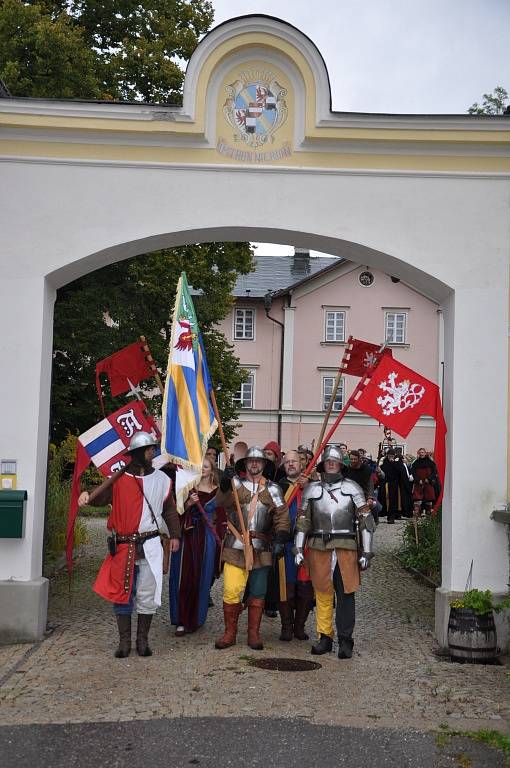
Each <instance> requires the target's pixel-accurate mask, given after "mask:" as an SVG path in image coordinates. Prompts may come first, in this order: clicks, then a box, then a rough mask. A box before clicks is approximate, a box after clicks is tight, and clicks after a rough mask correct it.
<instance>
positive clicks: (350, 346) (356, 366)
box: [340, 336, 392, 376]
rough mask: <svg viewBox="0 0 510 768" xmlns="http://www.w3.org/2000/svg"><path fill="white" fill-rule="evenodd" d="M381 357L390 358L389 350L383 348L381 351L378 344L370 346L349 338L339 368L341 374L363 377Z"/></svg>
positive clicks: (365, 342) (366, 342) (364, 342)
mask: <svg viewBox="0 0 510 768" xmlns="http://www.w3.org/2000/svg"><path fill="white" fill-rule="evenodd" d="M383 355H388V356H389V357H391V356H392V352H391V349H388V348H384V349H383V350H382V351H381V345H380V344H372V343H371V342H369V341H362V340H361V339H355V338H354V337H353V336H349V340H348V342H347V347H346V349H345V352H344V356H343V358H342V363H341V366H340V367H341V369H342V371H343V373H348V374H349V375H350V376H364V375H365V374H366V373H368V372H369V371H371V370H372V369H373V368H375V366H376V365H377V363H378V362H379V360H380V359H381V357H382V356H383Z"/></svg>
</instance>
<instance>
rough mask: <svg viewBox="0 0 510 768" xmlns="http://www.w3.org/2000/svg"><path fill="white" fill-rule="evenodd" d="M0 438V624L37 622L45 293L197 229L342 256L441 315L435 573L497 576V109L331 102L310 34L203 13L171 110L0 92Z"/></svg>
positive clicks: (442, 599)
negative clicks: (442, 474) (369, 107)
mask: <svg viewBox="0 0 510 768" xmlns="http://www.w3.org/2000/svg"><path fill="white" fill-rule="evenodd" d="M0 122H1V123H2V127H3V134H2V139H1V141H0V160H1V162H2V166H1V168H2V181H3V183H2V190H1V213H2V219H3V224H2V245H1V251H0V268H1V277H2V279H1V281H0V318H1V322H2V329H3V334H2V349H3V361H4V375H3V376H2V377H1V379H0V392H1V403H2V429H1V430H0V455H1V458H2V459H8V458H9V459H14V460H16V461H17V471H18V488H23V489H26V490H27V494H28V501H27V508H26V519H25V530H24V537H23V538H21V539H0V607H1V611H0V633H1V635H2V636H3V637H4V638H6V639H9V638H15V637H16V638H34V637H38V636H41V634H42V632H43V630H44V626H45V618H46V601H47V582H46V580H45V579H43V578H42V577H41V561H42V535H43V521H44V496H45V478H46V452H47V429H48V411H49V392H50V372H51V346H52V313H53V302H54V298H55V291H56V289H57V288H58V287H60V286H62V285H65V284H66V283H68V282H70V281H71V280H74V279H76V278H77V277H79V276H81V275H83V274H86V273H88V272H90V271H92V270H94V269H97V268H98V267H100V266H103V265H105V264H108V263H112V262H114V261H117V260H120V259H124V258H129V257H132V256H135V255H137V254H140V253H147V252H149V251H151V250H155V249H159V248H164V247H170V246H174V245H182V244H186V243H195V242H206V241H212V240H237V241H238V240H257V241H268V242H275V243H278V242H280V243H288V244H292V245H295V246H299V247H305V248H306V247H308V248H314V249H317V250H321V251H324V252H327V253H331V254H333V255H342V256H344V257H348V258H349V259H350V260H352V261H353V262H356V263H359V264H370V265H371V266H372V267H374V268H376V269H380V270H382V271H384V272H386V273H387V274H390V275H394V276H395V277H397V278H400V279H401V280H402V281H403V282H406V283H408V284H409V285H412V286H414V287H416V288H417V289H419V290H420V291H421V292H422V293H424V294H425V295H427V296H429V297H430V298H432V299H434V300H435V301H437V302H438V303H439V304H440V305H441V307H442V309H443V313H444V320H445V379H444V410H445V415H446V420H447V424H448V466H447V478H446V486H445V497H444V526H443V527H444V535H443V584H442V587H441V589H439V590H438V592H437V600H436V634H437V638H438V640H439V642H440V644H442V645H444V644H445V640H446V624H447V613H448V605H449V599H450V598H451V596H452V595H453V594H455V593H456V592H458V591H461V590H463V588H464V584H465V580H466V574H467V572H468V570H469V565H470V563H471V561H472V560H473V561H474V570H473V580H474V585H475V586H479V587H482V588H490V589H492V590H493V591H494V592H495V593H496V594H501V593H504V592H506V589H507V582H508V548H507V537H506V535H505V528H504V527H503V526H501V525H500V524H498V523H495V522H494V521H492V520H491V519H490V514H491V511H492V510H493V509H494V508H496V507H498V506H502V505H503V506H504V505H505V503H506V499H507V433H508V428H507V423H508V422H507V412H508V389H507V382H508V364H507V361H508V296H509V293H508V254H509V252H510V235H509V230H508V198H509V190H510V118H485V119H481V118H478V117H467V116H440V117H430V116H386V115H359V114H355V115H353V114H342V113H335V112H332V111H331V107H330V93H329V82H328V76H327V71H326V68H325V65H324V62H323V60H322V58H321V56H320V53H319V52H318V51H317V49H316V48H315V46H314V45H313V43H311V41H310V40H309V39H308V38H307V37H306V36H305V35H303V34H302V33H301V32H299V31H298V30H296V29H295V28H293V27H291V26H289V25H287V24H285V23H284V22H281V21H279V20H276V19H272V18H269V17H262V16H260V17H258V16H254V17H251V16H250V17H244V18H240V19H234V20H232V21H230V22H228V23H226V24H223V25H220V26H219V27H217V28H216V29H215V30H213V31H212V32H211V33H210V34H209V35H207V36H206V37H205V38H204V40H203V41H202V42H201V43H200V45H199V46H198V48H197V50H196V51H195V53H194V55H193V57H192V59H191V61H190V64H189V67H188V71H187V74H186V81H185V91H184V102H183V106H182V107H179V108H177V107H159V106H158V107H156V106H150V105H139V104H121V105H118V104H95V103H90V104H87V103H74V102H69V103H66V102H51V101H35V100H34V101H31V100H24V99H10V98H6V99H0Z"/></svg>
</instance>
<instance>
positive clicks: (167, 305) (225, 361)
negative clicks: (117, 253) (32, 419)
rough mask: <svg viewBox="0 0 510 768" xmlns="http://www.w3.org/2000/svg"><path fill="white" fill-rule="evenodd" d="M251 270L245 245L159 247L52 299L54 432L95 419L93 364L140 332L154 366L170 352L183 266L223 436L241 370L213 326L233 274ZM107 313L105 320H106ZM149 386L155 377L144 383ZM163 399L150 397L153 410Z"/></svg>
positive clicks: (228, 300) (228, 301)
mask: <svg viewBox="0 0 510 768" xmlns="http://www.w3.org/2000/svg"><path fill="white" fill-rule="evenodd" d="M251 269H252V253H251V249H250V247H249V246H248V245H247V244H244V243H206V244H202V245H191V246H185V247H182V248H175V249H171V250H170V249H169V250H163V251H158V252H156V253H152V254H149V255H144V256H139V257H137V258H135V259H132V260H129V261H122V262H119V263H117V264H112V265H111V266H108V267H104V268H103V269H100V270H98V271H96V272H93V273H91V274H89V275H86V276H85V277H82V278H80V279H79V280H76V281H74V282H73V283H70V284H69V285H67V286H65V287H64V288H62V289H60V290H59V291H58V296H57V302H56V305H55V323H54V353H53V387H52V423H51V428H52V438H53V439H54V440H61V439H62V438H63V437H64V436H65V435H66V433H67V431H68V430H70V431H71V432H74V431H75V430H76V429H77V430H78V431H79V432H81V431H83V430H85V429H87V428H88V427H90V426H91V425H92V424H93V423H95V422H96V421H97V420H99V418H100V415H101V414H100V410H99V404H98V401H97V395H96V391H95V364H96V362H97V361H98V360H100V359H101V358H103V357H107V356H108V355H111V354H112V353H113V352H116V351H117V350H119V349H120V348H122V347H123V346H125V345H126V344H130V343H132V342H133V341H136V340H137V338H138V337H139V336H140V335H144V336H145V337H146V338H147V341H148V342H149V344H150V347H151V351H152V353H153V356H154V358H155V360H156V361H157V363H158V364H159V366H160V367H163V368H164V366H165V364H166V361H167V358H168V345H169V340H170V332H171V316H172V309H173V303H174V298H175V291H176V287H177V281H178V279H179V275H180V273H181V271H186V274H187V277H188V281H189V283H190V285H192V286H193V288H194V289H196V290H197V291H199V292H200V294H199V295H197V296H195V297H194V303H195V308H196V311H197V316H198V320H199V323H200V328H201V330H202V333H203V337H204V344H205V348H206V353H207V360H208V363H209V369H210V373H211V378H212V380H213V383H214V384H215V386H217V387H218V392H217V399H218V407H219V409H220V412H221V415H222V420H223V421H224V422H225V432H226V435H227V438H228V439H231V437H233V435H234V434H235V428H234V426H233V422H234V421H235V419H236V418H237V416H236V408H235V407H234V405H233V403H232V396H233V394H234V393H235V392H236V391H237V390H238V389H239V387H240V385H241V382H242V381H243V378H244V376H245V372H244V371H243V369H242V368H241V366H240V364H239V360H238V359H237V358H236V357H235V356H234V355H233V354H232V347H231V345H229V344H228V342H227V340H226V339H225V337H224V336H223V334H222V333H220V332H219V331H218V330H217V329H216V328H215V325H216V324H217V323H218V322H219V321H220V320H222V319H223V318H224V317H225V315H226V314H227V313H228V312H229V310H230V308H231V306H232V302H233V299H232V289H233V287H234V285H235V281H236V278H237V275H238V274H239V273H241V274H246V273H247V272H249V271H250V270H251ZM105 318H106V319H107V322H105ZM153 388H154V382H153V381H152V382H148V383H147V384H146V385H145V389H146V390H151V389H153ZM107 392H108V387H107V386H106V387H105V393H106V398H105V403H106V407H107V412H111V411H113V410H115V409H116V408H119V407H120V406H121V405H122V404H123V403H124V402H125V398H124V396H121V397H120V398H117V399H116V400H114V399H112V398H111V397H109V396H108V394H107ZM160 405H161V397H160V396H159V395H157V396H156V397H155V398H154V401H153V410H154V412H155V413H156V415H158V413H159V409H160Z"/></svg>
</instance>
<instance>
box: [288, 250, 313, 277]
mask: <svg viewBox="0 0 510 768" xmlns="http://www.w3.org/2000/svg"><path fill="white" fill-rule="evenodd" d="M290 271H291V274H293V275H294V276H295V277H306V276H307V275H309V274H310V271H311V270H310V251H309V250H308V248H294V256H293V258H292V267H291V270H290Z"/></svg>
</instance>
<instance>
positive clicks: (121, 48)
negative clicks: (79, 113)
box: [0, 0, 213, 103]
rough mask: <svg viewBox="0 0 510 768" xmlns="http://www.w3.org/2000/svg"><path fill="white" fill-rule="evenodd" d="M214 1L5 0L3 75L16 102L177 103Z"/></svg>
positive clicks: (0, 22) (0, 18)
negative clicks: (20, 99)
mask: <svg viewBox="0 0 510 768" xmlns="http://www.w3.org/2000/svg"><path fill="white" fill-rule="evenodd" d="M212 20H213V10H212V6H211V3H210V2H209V0H146V2H144V3H139V2H135V0H25V1H24V2H23V0H4V1H3V3H2V4H1V7H0V77H1V78H2V80H3V81H4V82H5V84H6V85H7V87H8V89H9V91H10V92H11V94H12V95H13V96H36V97H46V98H80V99H89V98H101V99H124V100H128V101H138V100H142V101H154V102H168V103H176V102H178V101H179V99H180V94H181V89H182V83H183V79H184V72H183V69H182V62H183V61H186V60H187V59H189V57H190V56H191V54H192V52H193V50H194V48H195V47H196V45H197V43H198V40H199V38H200V37H201V35H202V34H204V33H205V32H207V30H208V29H209V27H210V25H211V23H212Z"/></svg>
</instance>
